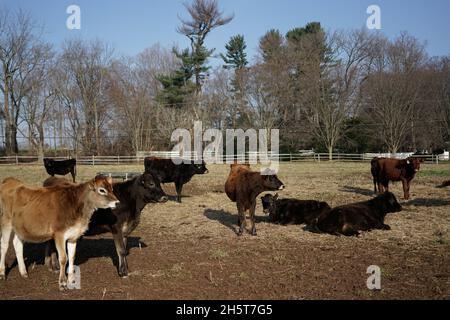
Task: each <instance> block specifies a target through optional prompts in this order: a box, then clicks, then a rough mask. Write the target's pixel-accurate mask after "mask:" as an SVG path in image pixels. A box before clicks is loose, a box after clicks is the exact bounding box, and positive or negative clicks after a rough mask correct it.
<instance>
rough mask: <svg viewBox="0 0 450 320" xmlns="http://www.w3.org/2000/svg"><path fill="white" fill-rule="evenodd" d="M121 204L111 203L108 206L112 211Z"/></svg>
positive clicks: (117, 202)
mask: <svg viewBox="0 0 450 320" xmlns="http://www.w3.org/2000/svg"><path fill="white" fill-rule="evenodd" d="M119 203H120V201H111V202H110V203H109V204H108V207H109V208H111V209H115V208H116V207H117V206H118V205H119Z"/></svg>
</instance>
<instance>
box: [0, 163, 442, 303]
mask: <svg viewBox="0 0 450 320" xmlns="http://www.w3.org/2000/svg"><path fill="white" fill-rule="evenodd" d="M369 167H370V165H369V164H367V163H292V164H282V165H281V168H280V173H279V178H280V179H281V180H282V181H283V182H284V183H285V185H286V189H285V190H284V191H282V192H281V193H280V197H295V198H299V199H314V200H321V201H327V202H328V203H329V204H330V205H331V206H336V205H341V204H345V203H350V202H355V201H361V200H367V199H369V198H371V197H372V196H373V185H372V179H371V175H370V169H369ZM208 169H209V171H210V173H209V174H207V175H201V176H195V177H194V178H193V179H192V181H191V182H190V183H188V184H187V185H186V186H185V187H184V190H183V195H184V197H183V199H182V201H183V203H181V204H178V203H176V202H174V201H169V202H168V203H165V204H156V205H148V206H147V207H146V208H145V209H144V212H143V215H142V219H141V223H140V225H139V227H138V228H137V229H136V230H135V232H134V234H133V235H134V236H136V237H140V240H139V241H140V242H142V243H143V244H145V245H146V247H145V248H141V249H139V248H137V249H136V248H133V249H132V250H131V253H130V257H129V265H130V271H132V273H131V276H130V279H129V280H128V282H123V281H122V280H121V279H118V278H117V276H116V274H115V273H114V267H113V266H112V265H111V261H110V260H109V259H105V255H103V254H102V255H95V254H94V255H93V258H90V259H87V261H86V262H83V264H82V265H81V268H82V269H84V270H87V271H89V272H90V274H92V281H93V282H95V283H90V284H89V285H87V284H86V283H85V286H87V287H86V288H85V290H81V292H72V293H70V295H68V296H64V297H66V298H101V297H102V292H103V290H104V288H106V287H108V290H107V292H122V291H123V294H122V295H119V297H118V298H130V297H133V298H152V299H155V298H175V299H179V298H182V299H198V298H214V299H218V298H219V299H228V298H238V299H240V298H245V299H247V298H254V299H258V298H288V299H305V298H362V299H372V298H429V297H432V298H447V299H448V298H450V269H449V268H448V266H449V265H450V258H449V254H448V253H449V252H450V251H449V250H450V211H449V209H450V188H447V189H438V188H435V186H436V185H439V184H440V183H441V182H442V181H443V180H447V179H448V175H450V165H445V164H443V165H439V166H435V165H424V166H423V168H422V171H421V172H419V174H418V175H417V176H416V178H415V179H414V180H413V183H412V190H411V194H412V200H410V201H408V202H404V201H403V200H401V198H402V188H401V183H395V184H393V185H392V187H391V191H393V192H394V193H395V194H396V195H397V198H398V199H399V200H401V202H402V205H403V208H404V210H403V211H402V212H400V213H398V214H391V215H388V216H387V219H386V223H387V224H389V225H390V226H391V228H392V230H391V231H373V232H367V233H363V234H362V235H361V236H360V237H358V238H354V237H352V238H347V237H334V236H331V235H322V234H314V233H310V232H308V231H305V230H303V227H302V226H295V225H293V226H279V225H274V224H271V223H268V221H267V220H266V218H267V217H266V216H265V215H264V214H263V213H262V206H261V203H260V201H258V204H257V209H256V210H257V232H258V236H257V237H252V236H250V235H248V234H246V235H244V236H243V237H241V238H238V237H237V236H236V235H235V233H234V229H235V228H236V223H237V215H236V206H235V204H234V203H232V202H231V201H229V200H228V198H227V196H226V195H225V193H224V192H223V184H224V182H225V180H226V178H227V175H228V171H229V169H228V166H225V165H223V166H220V165H214V166H209V167H208ZM77 170H78V176H77V180H78V181H84V180H87V179H90V178H92V177H93V176H94V175H95V173H96V172H100V171H128V172H130V171H133V172H134V171H136V172H138V171H141V170H142V168H141V166H95V167H91V166H79V167H78V169H77ZM7 176H14V177H16V178H19V179H22V180H24V181H26V182H28V183H31V184H35V185H39V184H40V183H42V181H43V180H44V179H45V178H46V177H47V175H46V173H45V170H44V168H43V167H36V166H20V167H16V166H7V167H6V166H3V167H0V178H2V179H3V178H5V177H7ZM164 189H165V190H166V192H167V193H168V194H170V195H174V194H175V192H174V187H173V185H172V184H167V185H165V186H164ZM105 238H107V239H109V236H105ZM108 246H111V247H110V249H108V250H110V251H111V252H113V249H112V248H113V247H112V244H108ZM108 248H109V247H108ZM80 250H81V251H83V247H81V248H80ZM84 250H88V251H89V250H93V249H89V248H88V244H86V246H85V248H84ZM105 250H106V249H105ZM106 251H107V250H106ZM89 252H90V251H89ZM77 254H78V252H77ZM112 254H113V253H112ZM83 261H84V260H83ZM249 261H251V262H252V263H251V264H249ZM371 264H379V265H380V266H381V267H382V276H383V281H384V282H383V290H382V291H381V292H379V293H374V292H371V291H368V290H367V289H366V288H365V279H366V278H367V276H366V274H365V270H366V268H367V266H369V265H371ZM44 269H45V268H44V267H43V266H41V265H37V266H36V270H35V271H32V273H34V274H32V275H30V278H34V279H35V281H39V283H40V286H45V287H47V283H50V284H48V285H49V286H50V287H51V286H55V288H56V284H55V283H54V282H55V281H56V280H55V279H56V278H55V279H53V278H52V277H50V278H49V277H48V275H47V274H46V275H45V276H44V275H41V273H42V274H45V273H46V271H45V270H44ZM37 272H39V274H36V273H37ZM15 273H17V272H16V271H13V272H12V274H15ZM105 273H108V274H110V275H111V277H108V278H107V279H103V278H102V277H103V276H99V274H102V275H104V274H105ZM15 277H16V275H14V276H13V279H11V280H8V281H7V283H10V282H11V281H22V280H21V279H17V278H15ZM85 277H87V276H86V273H85ZM36 278H37V279H36ZM43 283H45V285H44V284H43ZM318 284H320V285H318ZM8 288H9V289H8V290H10V291H11V292H13V293H14V294H15V295H25V296H28V297H33V298H49V297H53V298H55V296H54V295H53V293H49V292H48V291H50V292H52V290H47V291H46V293H45V294H42V293H36V292H34V291H33V290H31V291H30V292H29V293H24V292H22V291H20V290H19V291H20V292H15V291H14V289H12V288H13V286H12V285H9V284H8ZM28 289H30V288H28ZM23 290H25V289H23ZM97 291H98V292H97ZM92 292H96V295H92ZM243 292H245V296H244V295H243ZM56 294H57V293H56ZM1 295H2V288H1V285H0V296H1ZM97 296H98V297H97ZM56 298H58V296H56Z"/></svg>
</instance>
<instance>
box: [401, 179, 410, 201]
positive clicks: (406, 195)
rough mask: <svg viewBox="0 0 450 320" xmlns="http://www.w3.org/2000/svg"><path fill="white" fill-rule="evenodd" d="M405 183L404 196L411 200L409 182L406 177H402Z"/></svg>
mask: <svg viewBox="0 0 450 320" xmlns="http://www.w3.org/2000/svg"><path fill="white" fill-rule="evenodd" d="M402 184H403V197H404V198H405V200H409V182H408V180H406V179H402Z"/></svg>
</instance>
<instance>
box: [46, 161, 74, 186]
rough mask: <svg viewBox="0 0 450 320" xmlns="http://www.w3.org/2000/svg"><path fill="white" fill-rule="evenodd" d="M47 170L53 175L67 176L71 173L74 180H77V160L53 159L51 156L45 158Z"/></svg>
mask: <svg viewBox="0 0 450 320" xmlns="http://www.w3.org/2000/svg"><path fill="white" fill-rule="evenodd" d="M44 166H45V170H46V171H47V173H48V174H49V175H51V176H52V177H54V176H55V174H57V175H61V176H65V175H66V174H68V173H70V174H71V175H72V180H73V182H75V177H76V175H77V160H76V159H69V160H53V159H50V158H44Z"/></svg>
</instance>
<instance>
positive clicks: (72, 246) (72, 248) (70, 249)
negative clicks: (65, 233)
mask: <svg viewBox="0 0 450 320" xmlns="http://www.w3.org/2000/svg"><path fill="white" fill-rule="evenodd" d="M76 250H77V242H76V241H67V255H68V256H69V270H68V271H67V274H68V279H67V283H68V284H70V285H75V264H74V263H75V252H76Z"/></svg>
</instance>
